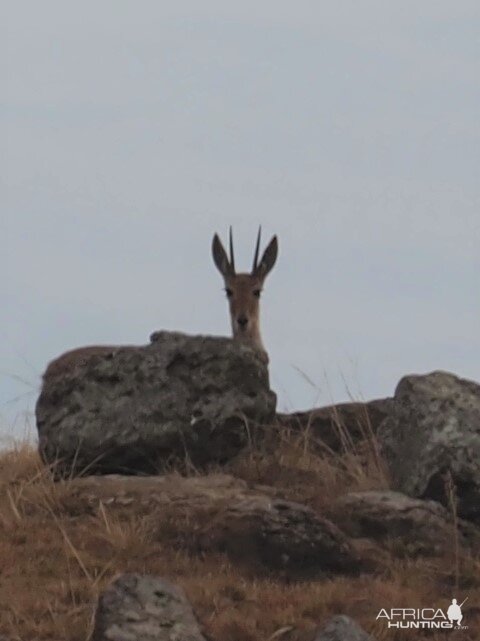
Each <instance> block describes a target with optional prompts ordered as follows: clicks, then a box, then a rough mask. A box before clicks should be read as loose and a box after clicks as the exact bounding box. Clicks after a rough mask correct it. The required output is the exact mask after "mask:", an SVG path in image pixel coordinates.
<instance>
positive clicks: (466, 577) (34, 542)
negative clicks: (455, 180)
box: [0, 428, 480, 641]
mask: <svg viewBox="0 0 480 641" xmlns="http://www.w3.org/2000/svg"><path fill="white" fill-rule="evenodd" d="M270 436H271V438H270V439H267V443H266V444H264V445H262V447H252V448H251V449H250V451H248V452H246V453H245V454H244V455H242V456H241V457H240V458H238V459H237V460H236V461H234V462H232V463H231V464H230V465H229V466H228V469H227V471H229V472H231V473H232V474H235V475H237V476H239V477H242V478H244V479H245V480H246V481H247V482H249V483H252V484H253V483H254V484H265V485H273V486H275V487H276V488H278V493H279V495H280V496H283V497H285V498H288V499H292V500H297V501H301V502H303V503H307V504H309V505H311V506H312V507H314V508H315V509H317V510H319V511H321V510H323V509H324V508H325V507H328V505H329V504H331V502H332V500H333V499H334V498H335V497H336V496H338V495H339V494H342V493H344V492H346V491H349V490H357V489H366V488H379V487H385V486H386V484H387V480H386V477H385V473H384V470H383V467H382V465H381V462H380V461H379V460H378V455H377V453H376V452H375V450H372V449H371V447H367V448H366V450H365V449H364V450H363V451H356V450H354V449H353V448H350V449H347V453H345V454H343V455H333V454H328V455H319V454H314V453H313V451H312V448H311V447H310V446H309V443H308V434H305V433H302V434H298V433H297V434H292V433H289V432H287V431H285V430H278V429H277V428H272V433H271V435H270ZM70 486H71V482H70V481H68V480H67V481H61V482H57V483H54V482H53V481H52V479H51V475H50V472H49V470H48V469H46V468H45V467H43V466H42V465H41V463H40V461H39V459H38V457H37V454H36V452H35V451H34V450H33V449H32V448H31V446H27V445H18V446H16V447H15V448H14V449H12V450H10V451H8V452H4V453H3V454H1V456H0V571H1V576H2V581H1V582H0V634H4V635H6V636H7V638H9V639H12V641H42V640H46V639H49V640H56V641H86V640H87V639H88V638H89V635H90V633H91V629H92V615H93V609H94V604H95V601H96V598H97V596H98V594H99V592H100V591H101V590H102V589H103V588H104V587H105V585H106V584H107V583H108V582H109V581H110V580H111V578H112V577H113V576H114V575H116V574H118V573H121V572H125V571H135V572H148V573H153V574H158V575H161V576H164V577H167V578H170V579H171V580H172V581H174V582H175V583H177V584H179V585H181V586H182V587H183V588H184V589H185V591H186V593H187V595H188V596H189V598H190V600H191V602H192V604H193V606H194V609H195V612H196V614H197V616H198V618H199V620H200V622H201V625H202V627H203V629H204V632H205V635H206V636H207V638H209V639H211V640H212V641H267V640H269V639H270V640H272V641H273V640H274V639H281V640H282V641H300V640H304V639H308V638H309V636H308V635H309V634H311V632H312V631H313V629H314V628H315V627H316V626H317V625H318V624H320V623H322V622H323V621H324V620H326V619H327V618H328V617H330V616H332V615H334V614H340V613H345V614H348V615H350V616H352V617H354V618H355V619H357V620H358V621H359V622H360V623H361V624H362V625H363V626H364V628H365V629H366V630H368V631H369V632H371V633H372V634H374V635H375V637H376V638H377V639H378V640H379V641H386V640H387V639H388V640H389V641H399V640H401V639H408V640H409V641H412V640H413V639H415V638H420V637H419V632H418V631H405V632H394V631H392V630H390V631H387V630H386V629H384V626H383V625H380V624H379V623H378V622H376V621H375V617H376V614H377V612H378V610H379V609H380V608H381V607H385V608H389V607H422V606H425V607H432V606H437V607H443V608H444V609H446V607H447V606H448V604H449V601H450V599H451V598H452V596H454V594H453V592H452V591H453V590H454V589H455V586H456V584H457V586H458V595H460V596H462V600H463V598H464V596H466V595H467V594H468V595H469V602H468V603H469V607H468V608H465V611H464V614H465V624H466V625H468V626H469V629H468V630H465V631H459V632H458V633H457V632H451V631H448V639H454V640H455V639H461V640H462V641H466V640H471V641H473V640H474V639H478V638H479V635H480V616H479V610H478V609H477V610H476V611H475V606H476V607H477V608H479V606H480V561H479V559H478V558H477V559H474V558H469V559H464V558H463V557H462V556H461V552H462V551H461V550H458V537H456V535H455V532H453V531H452V551H454V550H455V549H456V548H455V546H456V547H457V553H456V554H453V553H452V557H451V558H444V559H438V560H432V559H429V560H415V561H413V560H411V561H410V560H398V559H395V558H393V557H392V558H391V559H389V560H388V562H387V563H386V564H385V567H384V568H383V570H382V572H380V573H379V574H377V575H375V576H361V577H358V578H345V577H338V578H334V579H331V580H322V581H314V582H308V583H290V584H288V583H285V582H281V581H274V580H272V579H271V578H270V579H268V578H261V579H260V578H258V577H254V576H252V575H251V574H247V573H246V572H244V571H243V570H242V569H240V568H238V567H235V566H233V565H232V564H231V563H230V562H229V561H228V560H227V559H226V558H225V557H224V556H222V555H218V554H213V553H212V554H204V555H202V556H201V557H200V556H195V555H190V554H189V553H188V551H187V550H186V549H185V547H182V545H181V540H182V536H184V533H183V532H181V531H180V529H181V528H183V527H185V523H186V522H187V521H188V519H187V520H185V519H183V520H182V524H180V523H179V524H177V530H178V531H177V532H176V531H175V524H169V527H164V528H162V526H161V525H162V524H161V523H160V524H159V523H158V520H159V519H160V518H161V515H158V514H155V515H153V514H140V513H138V512H136V511H135V509H134V508H133V507H132V506H130V507H125V509H123V510H120V511H118V510H117V511H113V510H110V509H109V508H108V507H106V506H104V505H100V507H99V508H98V509H96V510H86V509H83V510H82V509H81V508H79V507H78V506H76V505H75V503H74V502H73V501H72V497H71V490H70ZM172 528H173V529H172ZM176 535H178V542H179V544H178V545H175V540H174V539H175V536H176ZM421 638H423V636H422V637H421ZM425 638H428V639H431V640H432V641H440V640H442V641H443V639H445V638H447V636H446V635H445V633H441V634H439V633H433V632H432V633H426V634H425Z"/></svg>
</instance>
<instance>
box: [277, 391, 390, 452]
mask: <svg viewBox="0 0 480 641" xmlns="http://www.w3.org/2000/svg"><path fill="white" fill-rule="evenodd" d="M391 402H392V399H390V398H382V399H377V400H373V401H369V402H368V403H339V404H338V405H328V406H326V407H319V408H316V409H313V410H309V411H307V412H294V413H292V414H277V422H278V423H279V424H280V425H281V426H284V427H287V428H289V429H291V430H293V431H295V432H296V431H305V432H308V435H309V442H310V444H311V445H312V446H313V447H314V448H316V449H320V450H323V451H324V450H325V448H328V449H330V450H333V451H335V452H341V451H344V450H351V447H352V444H355V443H358V442H360V441H368V440H370V439H372V438H373V437H374V435H375V434H376V432H377V429H378V427H379V425H380V424H381V423H382V421H383V420H384V419H385V418H386V417H387V416H388V412H389V410H390V404H391Z"/></svg>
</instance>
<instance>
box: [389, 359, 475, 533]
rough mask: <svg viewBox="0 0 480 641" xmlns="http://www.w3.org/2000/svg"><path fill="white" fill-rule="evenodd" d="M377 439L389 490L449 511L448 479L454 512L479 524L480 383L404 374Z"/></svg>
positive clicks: (444, 376)
mask: <svg viewBox="0 0 480 641" xmlns="http://www.w3.org/2000/svg"><path fill="white" fill-rule="evenodd" d="M378 438H379V441H380V444H381V447H382V451H383V453H384V455H385V457H386V460H387V462H388V465H389V468H390V473H391V479H392V488H393V489H395V490H399V491H401V492H404V493H405V494H408V495H409V496H413V497H419V498H430V499H433V500H436V501H440V502H441V503H443V504H444V505H446V506H447V507H448V508H449V509H450V500H449V496H448V492H446V489H445V483H446V481H447V480H448V477H449V475H451V478H452V480H453V483H454V485H455V488H456V495H457V499H458V514H459V515H460V516H461V517H463V518H466V519H472V520H475V521H480V385H478V384H476V383H474V382H472V381H467V380H464V379H461V378H458V377H456V376H454V375H453V374H449V373H447V372H433V373H431V374H427V375H424V376H406V377H405V378H403V379H402V380H401V381H400V383H399V384H398V386H397V389H396V391H395V397H394V400H393V404H392V411H391V413H390V416H389V417H387V418H386V419H385V421H384V422H383V424H382V425H381V426H380V428H379V431H378Z"/></svg>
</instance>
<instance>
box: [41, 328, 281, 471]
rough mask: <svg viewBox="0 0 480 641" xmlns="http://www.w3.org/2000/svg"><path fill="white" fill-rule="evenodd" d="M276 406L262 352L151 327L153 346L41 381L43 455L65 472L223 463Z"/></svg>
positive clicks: (94, 358)
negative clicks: (178, 462)
mask: <svg viewBox="0 0 480 641" xmlns="http://www.w3.org/2000/svg"><path fill="white" fill-rule="evenodd" d="M57 369H58V368H57ZM275 403H276V397H275V394H274V393H273V392H272V391H271V390H270V388H269V381H268V369H267V364H266V361H265V358H264V356H263V355H262V353H260V352H258V351H256V350H254V349H252V348H251V347H249V346H248V345H246V344H243V343H241V342H239V341H233V340H231V339H227V338H218V337H202V336H187V335H184V334H179V333H171V332H158V333H156V334H154V335H153V336H152V342H151V344H150V345H146V346H141V347H131V346H129V347H125V348H115V349H111V350H110V351H106V352H104V353H93V354H91V355H89V356H88V357H87V358H85V359H82V360H81V361H78V359H77V365H76V366H68V367H65V368H64V370H63V371H62V372H60V373H59V372H56V375H55V376H52V377H45V380H44V384H43V388H42V391H41V394H40V397H39V399H38V402H37V407H36V417H37V427H38V433H39V448H40V453H41V456H42V457H43V459H44V460H45V461H46V462H47V463H50V464H53V463H56V464H57V470H59V472H60V473H62V474H72V473H90V474H91V473H112V472H119V473H124V472H126V473H155V472H158V471H159V470H161V469H163V468H164V467H165V466H168V465H169V464H170V463H171V462H173V461H175V460H176V461H179V460H180V461H183V462H184V463H187V464H188V463H190V462H191V463H193V464H194V465H195V466H203V465H206V464H208V463H210V462H224V461H227V460H229V459H230V458H232V457H233V456H234V455H235V454H237V453H238V452H239V450H240V449H242V448H243V447H244V445H245V444H246V443H247V442H248V438H249V436H248V434H249V430H251V429H253V427H254V426H255V424H257V423H262V422H267V421H269V420H271V419H272V418H273V416H274V412H275Z"/></svg>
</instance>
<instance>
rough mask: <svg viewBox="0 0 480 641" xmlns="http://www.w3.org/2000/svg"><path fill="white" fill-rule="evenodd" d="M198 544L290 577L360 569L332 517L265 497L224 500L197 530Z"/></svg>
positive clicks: (357, 570)
mask: <svg viewBox="0 0 480 641" xmlns="http://www.w3.org/2000/svg"><path fill="white" fill-rule="evenodd" d="M200 544H201V546H202V547H203V548H204V549H216V550H219V551H222V552H227V554H228V555H229V557H230V558H232V559H235V560H237V561H238V560H239V561H243V562H245V563H246V564H248V565H253V566H256V565H261V566H264V567H266V568H269V569H271V570H275V571H277V572H280V573H281V574H282V575H284V576H286V577H288V578H294V579H306V578H312V577H318V576H321V575H323V574H330V573H336V572H338V573H342V574H359V573H360V571H361V570H362V569H364V564H363V562H361V561H360V559H359V557H358V555H357V554H356V553H355V551H354V549H353V547H352V545H351V544H350V542H349V540H348V539H347V537H346V536H345V535H344V534H343V532H341V531H340V530H339V529H338V528H337V527H336V526H335V525H333V523H331V522H330V521H328V520H327V519H325V518H322V517H320V516H318V515H317V514H315V512H314V511H313V510H311V509H310V508H307V507H305V506H302V505H299V504H298V503H293V502H290V501H283V500H280V499H271V498H269V497H262V496H258V497H251V498H248V499H243V500H239V501H235V502H232V503H231V504H229V505H227V506H225V509H224V510H222V511H221V512H219V513H218V514H217V515H216V516H215V517H214V518H212V520H211V522H210V523H209V524H208V526H207V527H206V528H205V529H204V530H203V533H202V535H201V537H200Z"/></svg>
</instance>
